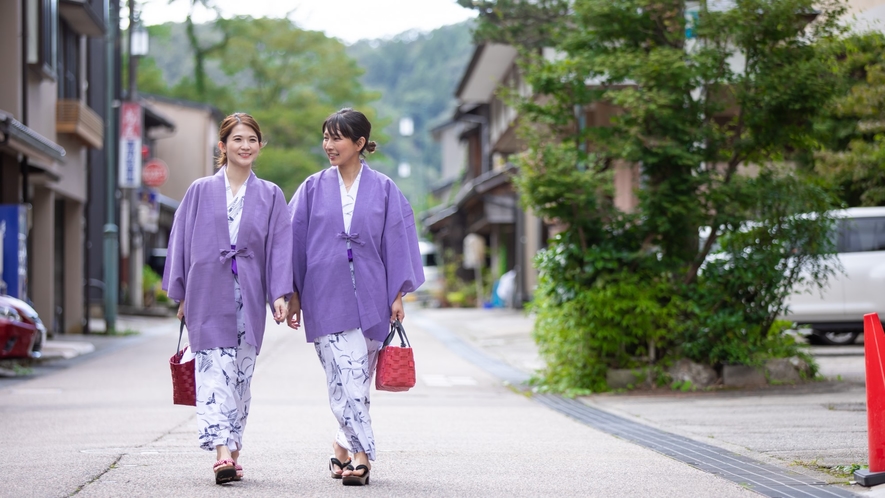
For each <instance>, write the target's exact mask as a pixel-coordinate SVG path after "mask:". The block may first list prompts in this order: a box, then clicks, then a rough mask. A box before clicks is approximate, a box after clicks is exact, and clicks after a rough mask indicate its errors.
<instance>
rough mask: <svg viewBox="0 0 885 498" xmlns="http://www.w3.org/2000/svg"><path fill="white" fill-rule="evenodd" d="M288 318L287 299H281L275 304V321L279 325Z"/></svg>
mask: <svg viewBox="0 0 885 498" xmlns="http://www.w3.org/2000/svg"><path fill="white" fill-rule="evenodd" d="M285 318H286V298H284V297H280V298H277V300H276V301H274V302H273V319H274V320H275V321H276V322H277V325H279V323H280V322H282V321H283V320H284V319H285Z"/></svg>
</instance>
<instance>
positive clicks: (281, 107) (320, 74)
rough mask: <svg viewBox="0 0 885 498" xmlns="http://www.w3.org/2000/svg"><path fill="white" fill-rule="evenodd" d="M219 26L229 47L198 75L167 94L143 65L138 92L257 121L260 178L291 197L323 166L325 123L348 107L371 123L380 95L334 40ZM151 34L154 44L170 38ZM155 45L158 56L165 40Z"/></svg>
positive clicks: (293, 29)
mask: <svg viewBox="0 0 885 498" xmlns="http://www.w3.org/2000/svg"><path fill="white" fill-rule="evenodd" d="M222 25H223V28H219V29H223V32H224V33H225V34H224V37H225V38H226V40H227V42H226V43H225V44H224V45H223V46H221V47H219V48H218V49H217V50H214V51H211V52H209V53H207V54H206V59H205V61H204V63H203V65H202V69H200V67H201V66H200V64H196V65H194V66H192V67H193V70H194V72H193V73H192V74H190V75H185V76H184V77H182V78H181V79H180V80H179V81H177V82H175V83H174V84H173V85H172V86H171V88H170V87H168V86H165V85H163V84H162V81H161V80H160V79H159V78H158V77H157V70H156V63H155V61H154V60H152V58H151V57H148V58H145V60H143V61H142V64H140V71H141V72H140V73H139V85H140V87H141V88H143V89H149V91H150V92H152V93H157V94H160V95H166V96H170V97H176V98H183V99H187V100H192V101H196V102H204V103H208V104H212V105H214V106H216V107H218V108H219V109H221V110H222V112H224V113H225V114H227V113H232V112H237V111H239V112H247V113H249V114H252V115H253V116H255V118H256V119H257V120H258V122H259V123H260V124H261V127H262V134H263V136H264V138H265V140H266V142H267V144H268V145H267V148H266V149H264V150H263V151H262V153H261V155H260V156H259V159H258V161H257V162H256V167H257V170H258V172H259V174H260V175H261V177H262V178H265V179H267V180H270V181H272V182H274V183H276V184H278V185H279V186H280V187H281V188H282V189H283V191H284V192H285V193H286V194H287V195H291V194H292V193H294V192H295V189H296V188H297V187H298V185H300V184H301V182H302V181H303V180H304V179H305V178H306V177H307V176H308V175H310V174H312V173H314V172H316V171H318V170H320V169H322V168H323V167H325V166H326V165H327V164H328V161H327V160H326V159H325V156H324V155H323V153H322V149H321V143H322V130H321V126H322V123H323V120H324V119H325V118H326V116H328V115H329V114H331V113H332V112H334V111H336V110H338V109H340V108H342V107H347V106H350V107H355V108H358V109H360V110H362V111H364V112H365V113H366V114H367V116H369V119H373V118H374V117H375V113H374V109H373V108H372V106H371V105H370V103H371V102H372V101H373V100H375V99H376V98H377V97H378V95H377V94H375V93H372V92H369V91H367V90H366V89H365V88H364V87H363V86H362V84H361V82H360V76H361V75H362V70H361V69H360V67H359V66H358V65H357V64H356V63H355V61H354V60H353V59H351V58H350V57H349V56H348V55H347V53H346V51H345V47H344V45H342V44H341V42H339V41H338V40H335V39H333V38H328V37H326V36H325V35H323V34H322V33H319V32H314V31H304V30H301V29H299V28H298V27H297V26H295V25H294V24H293V23H292V22H291V21H289V20H288V19H265V18H260V19H255V18H251V17H248V16H240V17H233V18H229V19H224V20H223V23H222ZM215 26H218V22H216V23H215V24H213V25H212V26H207V27H205V28H206V29H194V30H193V33H197V34H199V36H203V37H205V38H207V39H218V37H219V36H221V35H220V34H219V33H218V32H216V31H213V30H214V29H215ZM152 28H154V29H155V33H156V36H163V35H166V36H167V37H168V36H171V35H172V33H173V32H174V31H175V30H173V29H166V28H162V27H160V28H157V27H152ZM189 31H190V30H189ZM152 34H154V33H152ZM166 44H167V45H168V44H170V42H169V41H168V38H167V39H166ZM158 45H159V47H158V50H159V51H163V50H164V48H165V47H164V43H163V40H162V39H161V40H160V43H159V44H158ZM330 68H331V69H330ZM201 71H202V72H203V73H205V74H204V76H206V78H205V80H204V82H203V84H202V89H201V86H200V84H198V82H197V80H198V79H199V77H198V75H199V74H200V73H201ZM141 85H144V86H141Z"/></svg>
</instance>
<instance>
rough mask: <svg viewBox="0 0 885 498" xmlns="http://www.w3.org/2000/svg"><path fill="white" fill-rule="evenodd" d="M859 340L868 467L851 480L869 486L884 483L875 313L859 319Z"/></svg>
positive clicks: (879, 334) (883, 352)
mask: <svg viewBox="0 0 885 498" xmlns="http://www.w3.org/2000/svg"><path fill="white" fill-rule="evenodd" d="M863 341H864V346H863V347H864V364H865V366H866V379H867V439H868V441H869V445H870V468H869V469H860V470H856V471H855V472H854V480H855V481H856V482H857V483H858V484H860V485H861V486H867V487H870V486H876V485H878V484H883V483H885V364H883V362H885V332H883V330H882V322H881V321H880V320H879V314H878V313H869V314H866V315H864V316H863Z"/></svg>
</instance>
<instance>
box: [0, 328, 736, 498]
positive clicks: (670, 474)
mask: <svg viewBox="0 0 885 498" xmlns="http://www.w3.org/2000/svg"><path fill="white" fill-rule="evenodd" d="M415 315H418V313H415ZM408 324H409V320H407V325H408ZM140 328H142V330H141V332H142V333H141V334H139V335H138V336H133V337H122V338H114V339H111V340H119V341H120V343H118V344H115V345H113V346H108V347H105V348H104V349H99V351H97V352H96V353H93V354H91V355H88V356H87V357H83V358H82V359H81V360H80V361H76V362H72V364H71V365H70V366H67V367H66V368H58V369H56V370H54V371H44V372H41V373H40V374H39V375H37V376H35V377H34V378H32V379H30V380H23V381H22V380H3V381H0V414H2V415H0V417H2V421H3V426H4V427H5V428H6V430H4V431H3V432H2V433H0V434H2V435H0V442H2V444H3V446H4V448H6V449H7V456H6V458H5V459H4V460H5V465H4V475H5V479H4V485H3V486H2V488H0V495H2V496H9V497H29V496H37V497H53V496H86V497H104V496H107V497H120V496H128V497H137V496H176V497H182V496H189V497H190V496H217V495H218V493H219V492H220V490H219V488H218V487H217V486H216V485H215V484H214V481H213V478H212V473H211V470H210V467H211V463H212V461H213V455H211V454H209V453H206V452H203V451H201V450H199V449H197V448H196V445H195V441H196V439H195V422H194V416H193V409H191V408H189V407H181V406H173V405H172V404H171V400H170V396H171V395H170V389H171V388H170V381H169V372H168V367H167V361H168V358H169V356H170V355H171V353H172V351H173V350H174V344H175V341H176V339H177V337H176V336H177V332H178V331H177V327H176V323H175V321H174V320H171V319H165V320H161V321H157V320H147V319H145V320H144V322H143V323H142V324H141V325H140ZM409 332H410V336H411V339H412V342H413V345H414V346H415V348H416V361H417V363H418V365H419V368H420V379H419V383H418V386H417V387H416V388H415V389H413V390H412V391H410V392H408V393H382V392H376V393H375V397H374V398H373V407H372V410H373V419H374V421H375V429H376V435H377V439H378V445H379V449H380V451H379V459H378V461H377V462H376V463H375V466H374V468H373V471H372V483H371V485H370V486H369V487H368V488H367V489H364V490H359V489H353V488H344V487H343V486H341V484H340V482H339V481H333V480H332V479H330V478H329V477H328V471H327V470H326V465H327V459H328V456H329V450H330V446H329V445H330V443H331V438H332V435H333V432H334V422H333V419H332V416H331V414H330V413H329V409H328V407H327V405H326V399H325V397H326V395H325V386H324V380H323V378H322V373H321V371H320V368H319V366H318V363H317V360H316V357H315V355H314V352H313V348H312V347H310V346H309V345H307V344H306V343H305V342H304V341H303V338H302V336H301V334H300V333H294V332H291V331H289V330H288V329H283V328H282V327H281V328H271V329H270V330H269V332H268V335H267V339H266V341H267V342H266V346H265V348H266V349H264V351H263V352H262V354H261V356H260V357H259V364H258V369H257V373H256V375H255V378H254V384H253V385H254V388H253V396H254V401H253V405H252V414H251V417H250V419H249V427H248V430H247V439H246V446H245V449H244V452H243V456H242V457H241V462H242V464H243V465H244V467H245V469H246V479H245V480H244V481H243V482H240V483H233V484H230V485H227V486H225V488H229V489H228V490H227V491H228V492H235V493H236V495H237V496H274V495H277V496H329V495H332V496H336V495H343V494H353V493H363V494H366V493H367V494H371V495H372V496H554V495H557V496H624V495H630V496H663V495H667V496H686V497H689V496H690V497H696V496H723V497H728V496H750V495H753V493H752V492H750V491H747V490H746V489H744V488H742V487H741V486H739V485H738V484H736V483H733V482H730V481H727V480H724V479H721V478H719V477H717V476H715V475H711V474H708V473H705V472H702V471H700V470H697V469H695V468H692V467H690V466H687V465H684V464H682V463H680V462H678V461H675V460H672V459H670V458H668V457H666V456H663V455H660V454H658V453H655V452H652V451H650V450H647V449H644V448H642V447H639V446H637V445H634V444H631V443H629V442H626V441H623V440H620V439H617V438H615V437H612V436H610V435H608V434H605V433H603V432H600V431H597V430H594V429H592V428H590V427H588V426H586V425H584V424H581V423H579V422H577V421H575V420H573V419H571V418H568V417H566V416H564V415H561V414H559V413H557V412H555V411H552V410H550V409H548V408H546V407H544V406H542V405H541V404H539V403H536V402H534V401H532V400H531V399H529V398H527V397H525V396H523V395H522V394H518V393H516V392H514V391H512V390H511V389H508V388H507V387H505V386H504V385H502V383H501V382H500V381H499V380H498V379H496V378H493V377H492V376H490V375H489V374H488V373H486V372H485V371H483V370H481V369H479V368H478V367H476V366H474V365H473V364H471V363H469V362H467V361H465V360H463V359H462V358H459V357H458V356H457V355H455V354H454V353H453V352H451V351H450V350H449V349H448V348H446V347H445V346H443V345H442V344H441V343H440V342H439V341H438V340H436V339H435V338H434V337H433V336H431V335H429V334H427V333H426V332H425V331H424V330H422V329H421V328H420V327H417V326H410V328H409ZM102 339H104V338H102ZM628 474H629V475H632V476H635V478H625V477H627V475H628Z"/></svg>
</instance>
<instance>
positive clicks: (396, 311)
mask: <svg viewBox="0 0 885 498" xmlns="http://www.w3.org/2000/svg"><path fill="white" fill-rule="evenodd" d="M405 319H406V312H405V310H404V309H403V294H402V292H400V293H399V294H397V295H396V299H394V300H393V304H392V305H390V323H393V322H394V320H399V321H400V322H402V321H403V320H405Z"/></svg>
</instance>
